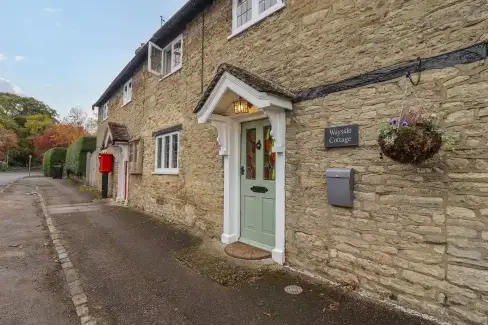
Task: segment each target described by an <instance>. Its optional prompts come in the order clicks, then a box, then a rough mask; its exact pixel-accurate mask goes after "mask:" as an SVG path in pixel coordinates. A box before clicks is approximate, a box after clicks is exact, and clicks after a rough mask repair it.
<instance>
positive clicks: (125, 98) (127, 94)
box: [122, 79, 132, 105]
mask: <svg viewBox="0 0 488 325" xmlns="http://www.w3.org/2000/svg"><path fill="white" fill-rule="evenodd" d="M131 100H132V79H130V80H129V81H127V82H126V83H125V85H124V88H123V89H122V102H123V104H122V105H125V104H127V103H129V102H130V101H131Z"/></svg>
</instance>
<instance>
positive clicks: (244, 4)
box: [236, 0, 253, 27]
mask: <svg viewBox="0 0 488 325" xmlns="http://www.w3.org/2000/svg"><path fill="white" fill-rule="evenodd" d="M252 1H253V0H237V8H236V9H237V10H236V19H237V20H236V23H237V27H240V26H242V25H244V24H245V23H247V22H248V21H250V20H251V19H252Z"/></svg>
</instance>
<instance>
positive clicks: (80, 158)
mask: <svg viewBox="0 0 488 325" xmlns="http://www.w3.org/2000/svg"><path fill="white" fill-rule="evenodd" d="M96 147H97V138H96V137H92V136H84V137H81V138H80V139H79V140H77V141H76V142H74V143H73V144H72V145H71V146H69V147H68V151H67V153H66V163H65V165H64V168H65V170H66V173H67V174H68V175H69V174H75V175H76V176H79V177H81V176H85V174H86V154H87V153H88V152H93V151H95V149H96Z"/></svg>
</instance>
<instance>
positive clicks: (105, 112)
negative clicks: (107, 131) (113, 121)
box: [100, 102, 108, 121]
mask: <svg viewBox="0 0 488 325" xmlns="http://www.w3.org/2000/svg"><path fill="white" fill-rule="evenodd" d="M100 117H101V118H102V121H105V120H106V119H107V118H108V102H106V103H105V104H103V106H102V113H101V114H100Z"/></svg>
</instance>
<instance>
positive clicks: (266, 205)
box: [239, 119, 276, 250]
mask: <svg viewBox="0 0 488 325" xmlns="http://www.w3.org/2000/svg"><path fill="white" fill-rule="evenodd" d="M270 131H271V125H270V123H269V120H268V119H264V120H259V121H252V122H247V123H242V132H241V237H240V239H239V240H240V241H242V242H244V243H248V244H251V245H253V246H256V247H260V248H263V249H266V250H272V249H273V248H274V247H275V220H276V219H275V180H276V168H275V167H276V165H275V162H276V159H275V157H276V154H275V153H273V152H272V146H273V140H272V137H271V134H270Z"/></svg>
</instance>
